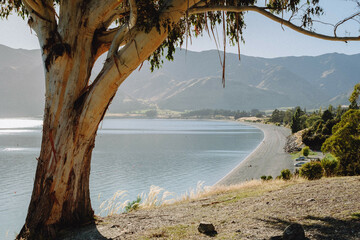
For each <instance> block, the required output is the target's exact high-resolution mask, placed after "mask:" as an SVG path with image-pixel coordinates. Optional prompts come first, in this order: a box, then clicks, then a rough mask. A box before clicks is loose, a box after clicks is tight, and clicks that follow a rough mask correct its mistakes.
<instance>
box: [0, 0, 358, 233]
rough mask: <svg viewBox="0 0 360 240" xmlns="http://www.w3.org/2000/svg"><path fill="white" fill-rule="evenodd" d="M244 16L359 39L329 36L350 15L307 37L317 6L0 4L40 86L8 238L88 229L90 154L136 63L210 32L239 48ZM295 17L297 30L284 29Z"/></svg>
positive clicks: (105, 1)
mask: <svg viewBox="0 0 360 240" xmlns="http://www.w3.org/2000/svg"><path fill="white" fill-rule="evenodd" d="M248 11H254V12H257V13H259V14H262V15H264V16H266V17H268V18H269V19H270V20H273V21H276V22H278V23H280V24H282V25H284V26H287V27H289V28H291V29H293V30H295V31H298V32H300V33H302V34H306V35H309V36H312V37H316V38H321V39H325V40H333V41H351V40H354V41H359V40H360V37H358V36H356V37H340V36H337V34H336V33H337V31H336V30H337V28H338V26H340V25H342V24H343V23H345V22H347V21H352V20H357V19H356V18H357V17H358V16H359V14H353V15H351V16H349V17H348V18H346V19H343V20H342V21H339V22H338V23H337V24H335V25H334V35H332V36H326V35H322V34H319V33H315V32H313V31H312V29H311V25H312V19H313V17H316V16H320V15H321V14H322V9H321V8H320V6H319V0H311V1H310V0H307V1H303V2H301V1H300V0H268V1H261V3H257V1H256V0H22V1H21V0H0V17H2V18H6V17H7V16H8V15H9V14H10V13H11V12H15V13H17V14H18V15H20V16H22V17H23V18H24V19H26V20H27V21H28V24H29V26H30V27H31V28H32V29H33V31H34V32H35V33H36V35H37V37H38V39H39V43H40V47H41V51H42V61H43V67H44V73H45V82H46V84H45V86H46V94H45V108H44V119H43V121H44V123H43V136H42V144H41V152H40V156H39V158H38V159H37V160H38V165H37V170H36V176H35V182H34V188H33V193H32V197H31V202H30V206H29V209H28V215H27V218H26V222H25V225H24V226H23V228H22V230H21V232H20V233H19V235H18V239H22V238H24V239H52V238H55V237H56V236H57V235H58V233H59V231H60V230H62V229H64V228H67V227H69V226H72V227H73V226H79V225H83V224H86V223H89V222H92V221H93V217H94V212H93V210H92V207H91V202H90V195H89V175H90V161H91V154H92V150H93V148H94V144H95V137H96V132H97V129H98V125H99V123H100V121H101V120H102V119H103V117H104V115H105V112H106V110H107V108H108V106H109V104H110V102H111V100H112V98H113V97H114V95H115V93H116V91H117V89H118V88H119V86H120V85H121V83H122V82H123V81H124V80H125V79H126V78H127V77H128V76H129V75H130V73H131V72H132V71H134V70H135V69H136V68H137V67H138V66H139V65H140V64H142V62H143V61H144V60H147V59H149V60H150V63H151V65H152V66H159V64H160V63H161V56H162V55H166V57H167V58H168V59H169V60H171V59H172V58H173V53H174V51H175V47H176V46H177V45H181V44H183V43H184V41H185V40H187V38H188V37H191V35H193V36H194V35H195V36H196V35H199V34H202V33H203V32H205V31H208V32H209V33H210V34H211V33H212V32H213V30H214V28H215V26H216V24H221V26H222V27H223V29H224V33H225V34H224V39H226V37H227V39H228V40H229V41H230V42H231V43H233V44H236V43H238V42H239V41H242V29H243V28H244V26H245V23H244V18H243V16H244V13H245V12H248ZM285 16H286V17H287V18H286V19H285ZM295 17H296V18H300V24H298V25H295V24H294V23H292V22H291V21H292V20H293V19H295ZM2 34H3V33H2ZM106 52H107V58H106V61H105V62H104V63H103V67H102V70H101V72H100V73H99V74H98V75H97V76H96V78H95V80H94V81H93V82H91V81H89V79H90V74H91V70H92V68H93V66H94V62H95V61H96V60H97V59H98V57H99V56H100V55H102V54H104V53H106ZM222 64H223V65H224V66H225V62H224V61H223V63H222Z"/></svg>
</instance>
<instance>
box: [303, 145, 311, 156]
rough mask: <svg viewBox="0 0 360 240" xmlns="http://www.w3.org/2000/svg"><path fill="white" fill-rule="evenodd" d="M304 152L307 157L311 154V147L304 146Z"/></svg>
mask: <svg viewBox="0 0 360 240" xmlns="http://www.w3.org/2000/svg"><path fill="white" fill-rule="evenodd" d="M302 154H303V155H304V156H305V157H307V156H309V154H310V148H309V147H308V146H306V147H304V148H303V149H302Z"/></svg>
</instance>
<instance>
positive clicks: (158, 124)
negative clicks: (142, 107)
mask: <svg viewBox="0 0 360 240" xmlns="http://www.w3.org/2000/svg"><path fill="white" fill-rule="evenodd" d="M41 124H42V121H41V120H39V119H0V239H3V238H4V239H13V238H14V236H15V234H16V233H18V232H19V231H20V228H21V227H22V225H23V223H24V220H25V217H26V212H27V207H28V204H29V201H30V196H31V191H32V185H33V180H34V176H35V169H36V163H37V161H36V157H38V155H39V152H40V141H41V128H42V126H41ZM262 139H263V133H262V132H261V131H260V130H259V129H257V128H253V127H250V126H245V125H241V124H239V123H236V122H225V121H195V120H157V119H154V120H149V119H109V118H106V119H105V120H104V121H103V122H102V124H101V126H100V129H99V132H98V136H97V139H96V146H95V149H94V151H93V159H92V165H91V175H90V191H91V199H92V206H93V208H94V210H95V213H96V214H99V211H100V209H99V206H100V204H101V202H103V201H104V200H106V199H108V198H110V197H112V196H113V194H114V193H115V192H116V191H118V190H126V191H127V196H126V198H125V199H128V200H135V199H136V196H137V195H138V194H140V193H142V192H148V191H149V188H150V186H151V185H155V186H159V187H161V188H164V189H165V190H166V191H169V192H173V193H174V194H176V195H177V196H179V195H181V194H184V193H185V192H186V191H189V189H191V188H193V189H194V188H196V185H197V183H198V182H199V181H204V185H206V186H209V185H213V184H215V183H216V182H217V181H219V180H220V179H221V178H222V177H224V176H225V175H226V174H227V173H228V172H230V171H231V169H233V168H234V167H235V166H236V165H238V164H239V163H240V162H241V161H242V160H243V159H244V158H245V157H246V156H247V155H249V154H250V153H251V152H252V151H253V150H254V149H255V148H256V146H257V145H258V144H259V143H260V142H261V141H262ZM125 199H123V200H125Z"/></svg>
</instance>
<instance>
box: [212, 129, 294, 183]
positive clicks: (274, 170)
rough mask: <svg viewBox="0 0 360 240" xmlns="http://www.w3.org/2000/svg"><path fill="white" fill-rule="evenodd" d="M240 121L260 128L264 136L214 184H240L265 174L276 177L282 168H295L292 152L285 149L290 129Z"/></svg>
mask: <svg viewBox="0 0 360 240" xmlns="http://www.w3.org/2000/svg"><path fill="white" fill-rule="evenodd" d="M240 123H241V124H244V125H249V126H253V127H256V128H258V129H260V130H261V131H262V132H263V133H264V138H263V140H262V141H261V142H260V144H259V145H258V146H257V147H256V148H255V149H254V150H253V151H252V152H251V153H250V154H249V155H248V156H247V157H246V158H245V159H244V160H243V161H241V162H240V163H239V164H238V165H237V166H236V167H235V168H233V169H232V170H231V171H230V172H229V173H228V174H226V175H225V176H224V177H223V178H221V179H220V180H219V181H218V182H216V183H215V184H214V186H216V185H233V184H239V183H242V182H245V181H250V180H253V179H260V177H261V176H263V175H266V176H269V175H270V176H272V177H273V178H276V176H278V175H280V172H281V170H282V169H285V168H287V169H289V170H290V171H293V170H294V165H293V161H292V159H291V156H290V154H288V153H286V152H285V151H284V146H285V142H286V137H287V136H289V135H290V134H291V131H290V129H288V128H285V127H278V126H275V125H270V124H262V123H250V122H240Z"/></svg>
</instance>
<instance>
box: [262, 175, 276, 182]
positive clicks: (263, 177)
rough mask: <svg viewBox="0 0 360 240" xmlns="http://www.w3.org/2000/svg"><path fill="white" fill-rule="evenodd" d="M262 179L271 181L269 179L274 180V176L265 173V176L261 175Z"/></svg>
mask: <svg viewBox="0 0 360 240" xmlns="http://www.w3.org/2000/svg"><path fill="white" fill-rule="evenodd" d="M260 179H261V180H263V181H269V180H272V179H273V177H272V176H266V175H263V176H261V177H260Z"/></svg>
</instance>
